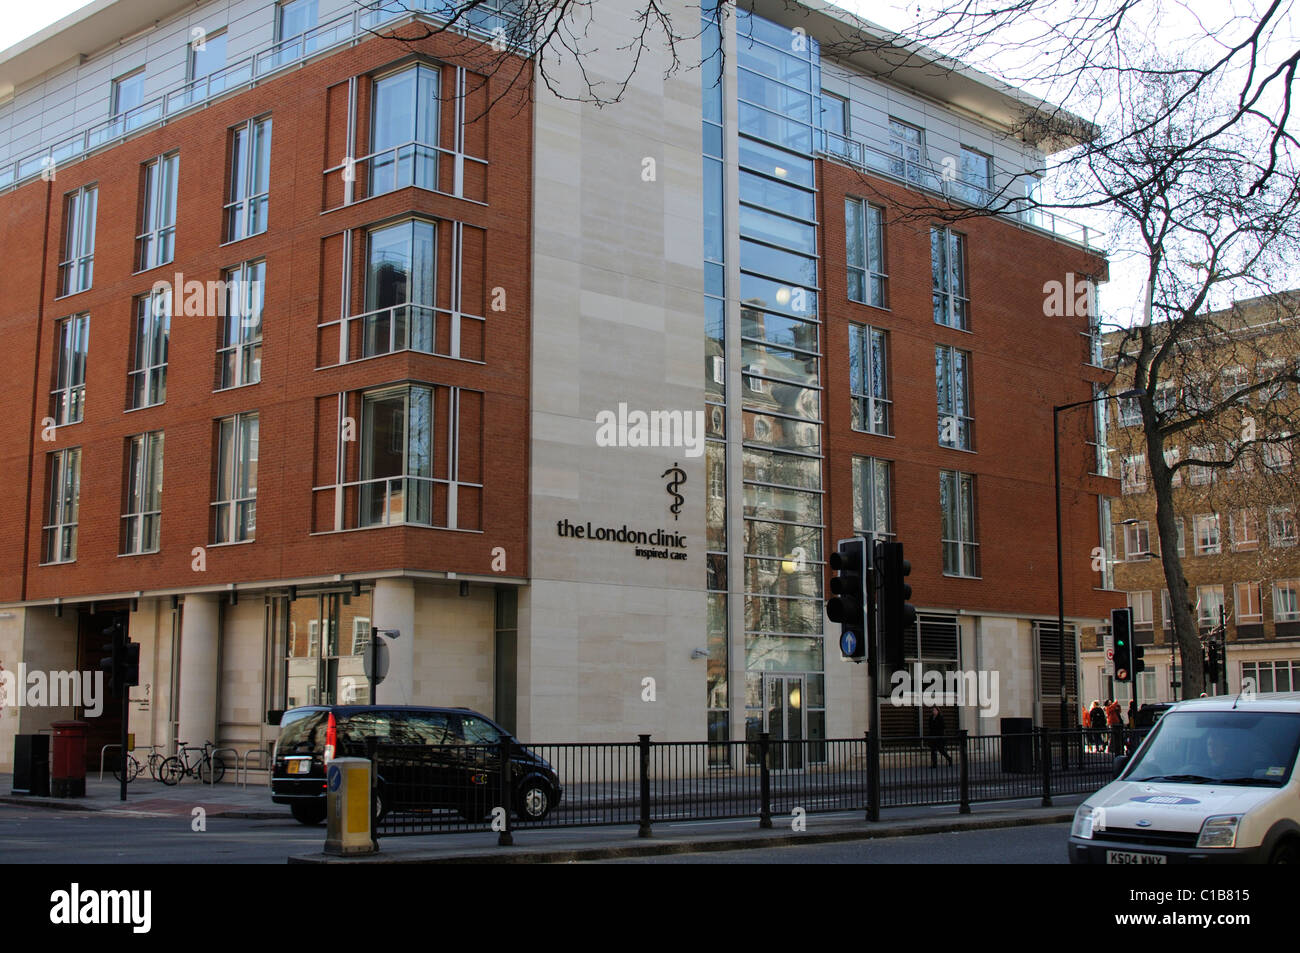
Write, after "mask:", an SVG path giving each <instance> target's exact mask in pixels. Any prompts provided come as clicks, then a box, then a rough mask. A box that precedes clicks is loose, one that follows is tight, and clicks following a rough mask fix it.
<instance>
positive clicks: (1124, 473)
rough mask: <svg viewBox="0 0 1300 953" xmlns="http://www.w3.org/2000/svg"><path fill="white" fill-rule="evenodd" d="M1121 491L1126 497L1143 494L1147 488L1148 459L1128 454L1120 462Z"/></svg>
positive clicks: (1139, 455) (1140, 455)
mask: <svg viewBox="0 0 1300 953" xmlns="http://www.w3.org/2000/svg"><path fill="white" fill-rule="evenodd" d="M1119 472H1120V491H1121V492H1122V493H1123V494H1124V495H1125V496H1127V495H1129V494H1130V493H1142V492H1144V491H1145V490H1146V488H1147V458H1146V457H1144V456H1143V455H1142V454H1140V453H1128V454H1125V455H1124V457H1123V458H1122V459H1121V460H1120V466H1119Z"/></svg>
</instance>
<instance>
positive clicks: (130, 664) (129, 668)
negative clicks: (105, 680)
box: [122, 642, 140, 685]
mask: <svg viewBox="0 0 1300 953" xmlns="http://www.w3.org/2000/svg"><path fill="white" fill-rule="evenodd" d="M122 684H123V685H139V684H140V643H139V642H127V643H126V657H125V660H124V661H123V663H122Z"/></svg>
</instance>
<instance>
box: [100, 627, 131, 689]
mask: <svg viewBox="0 0 1300 953" xmlns="http://www.w3.org/2000/svg"><path fill="white" fill-rule="evenodd" d="M102 634H103V636H104V638H106V639H108V641H107V642H105V643H103V645H101V646H100V651H102V652H103V653H104V658H102V659H100V660H99V667H100V669H101V670H102V671H104V672H105V673H106V674H107V675H108V693H109V694H110V695H120V694H121V691H122V687H123V683H124V676H125V674H126V673H125V672H124V671H123V669H124V667H125V665H126V625H125V624H124V623H122V622H114V623H113V624H112V625H110V626H109V627H108V628H106V629H104V631H103V633H102Z"/></svg>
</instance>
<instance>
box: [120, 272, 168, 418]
mask: <svg viewBox="0 0 1300 953" xmlns="http://www.w3.org/2000/svg"><path fill="white" fill-rule="evenodd" d="M174 305H175V302H174V301H173V300H172V293H171V289H166V290H159V291H156V292H153V291H151V292H150V293H149V294H145V295H141V296H140V297H138V298H136V299H135V327H134V334H133V336H132V347H131V370H130V371H129V372H128V374H127V379H128V383H129V384H130V387H129V391H130V408H131V409H132V410H139V409H140V408H142V407H155V406H157V405H158V404H161V403H164V402H165V401H166V400H167V359H168V351H169V349H170V347H171V321H172V309H173V307H174ZM159 325H161V334H160V333H159ZM159 337H161V341H159ZM142 379H143V383H141V380H142Z"/></svg>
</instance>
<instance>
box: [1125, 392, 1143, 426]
mask: <svg viewBox="0 0 1300 953" xmlns="http://www.w3.org/2000/svg"><path fill="white" fill-rule="evenodd" d="M1140 423H1142V408H1141V407H1140V406H1139V405H1138V399H1137V398H1136V397H1121V398H1120V399H1119V425H1120V426H1121V427H1136V426H1138V425H1139V424H1140Z"/></svg>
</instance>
